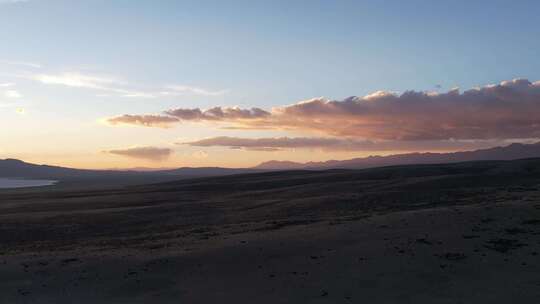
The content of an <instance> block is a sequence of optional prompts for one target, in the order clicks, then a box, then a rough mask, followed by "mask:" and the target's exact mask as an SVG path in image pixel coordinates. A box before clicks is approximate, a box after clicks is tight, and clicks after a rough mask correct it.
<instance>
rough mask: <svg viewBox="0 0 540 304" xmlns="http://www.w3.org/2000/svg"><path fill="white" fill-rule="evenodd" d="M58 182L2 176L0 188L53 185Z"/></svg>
mask: <svg viewBox="0 0 540 304" xmlns="http://www.w3.org/2000/svg"><path fill="white" fill-rule="evenodd" d="M56 182H57V181H54V180H46V179H21V178H0V189H12V188H26V187H42V186H51V185H54V184H56Z"/></svg>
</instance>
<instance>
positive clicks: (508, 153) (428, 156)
mask: <svg viewBox="0 0 540 304" xmlns="http://www.w3.org/2000/svg"><path fill="white" fill-rule="evenodd" d="M536 157H540V142H538V143H535V144H521V143H513V144H510V145H508V146H505V147H495V148H489V149H481V150H474V151H465V152H452V153H406V154H396V155H389V156H369V157H363V158H354V159H349V160H329V161H324V162H308V163H297V162H291V161H275V160H273V161H268V162H264V163H261V164H260V165H258V166H256V167H254V168H255V169H259V170H299V169H309V170H325V169H365V168H374V167H384V166H395V165H412V164H442V163H459V162H467V161H479V160H515V159H523V158H536Z"/></svg>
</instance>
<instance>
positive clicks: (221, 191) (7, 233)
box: [0, 159, 540, 303]
mask: <svg viewBox="0 0 540 304" xmlns="http://www.w3.org/2000/svg"><path fill="white" fill-rule="evenodd" d="M75 188H76V189H75ZM81 189H82V188H81V185H78V186H77V187H74V188H73V190H70V187H66V186H62V183H60V185H59V186H58V187H52V188H40V189H18V190H10V191H1V192H0V269H1V271H0V303H218V302H219V303H508V302H520V303H540V258H539V256H538V254H539V253H540V160H538V159H529V160H519V161H507V162H497V161H489V162H473V163H460V164H451V165H423V166H401V167H388V168H377V169H367V170H328V171H286V172H271V173H258V174H244V175H232V176H222V177H213V178H199V179H192V180H182V181H176V182H168V183H162V184H153V185H142V186H122V187H107V188H106V189H105V188H104V189H97V188H96V187H92V186H91V185H88V189H89V190H86V191H85V190H81Z"/></svg>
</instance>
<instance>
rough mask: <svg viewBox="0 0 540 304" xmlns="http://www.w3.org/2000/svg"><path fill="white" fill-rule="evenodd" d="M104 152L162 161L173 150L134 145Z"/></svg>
mask: <svg viewBox="0 0 540 304" xmlns="http://www.w3.org/2000/svg"><path fill="white" fill-rule="evenodd" d="M104 152H106V153H110V154H116V155H120V156H126V157H131V158H137V159H145V160H151V161H163V160H166V159H167V158H169V157H170V156H171V155H172V154H173V150H171V149H168V148H157V147H135V148H128V149H118V150H109V151H104Z"/></svg>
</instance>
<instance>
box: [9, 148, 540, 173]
mask: <svg viewBox="0 0 540 304" xmlns="http://www.w3.org/2000/svg"><path fill="white" fill-rule="evenodd" d="M537 157H540V143H535V144H521V143H514V144H510V145H508V146H505V147H495V148H490V149H482V150H475V151H466V152H453V153H407V154H396V155H389V156H369V157H364V158H354V159H350V160H329V161H324V162H309V163H297V162H291V161H268V162H264V163H261V164H260V165H258V166H255V167H253V168H239V169H234V168H220V167H200V168H190V167H184V168H178V169H165V170H157V171H148V170H144V171H142V170H140V171H137V170H125V171H122V170H84V169H73V168H65V167H58V166H49V165H36V164H31V163H26V162H24V161H21V160H17V159H5V160H0V177H11V178H38V179H55V180H71V179H79V178H92V179H100V178H114V179H130V178H131V179H135V180H137V181H145V182H148V181H150V182H154V181H155V182H159V181H164V180H174V179H184V178H195V177H206V176H221V175H231V174H242V173H256V172H261V171H272V170H326V169H365V168H374V167H384V166H394V165H411V164H442V163H458V162H467V161H479V160H515V159H524V158H537Z"/></svg>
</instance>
